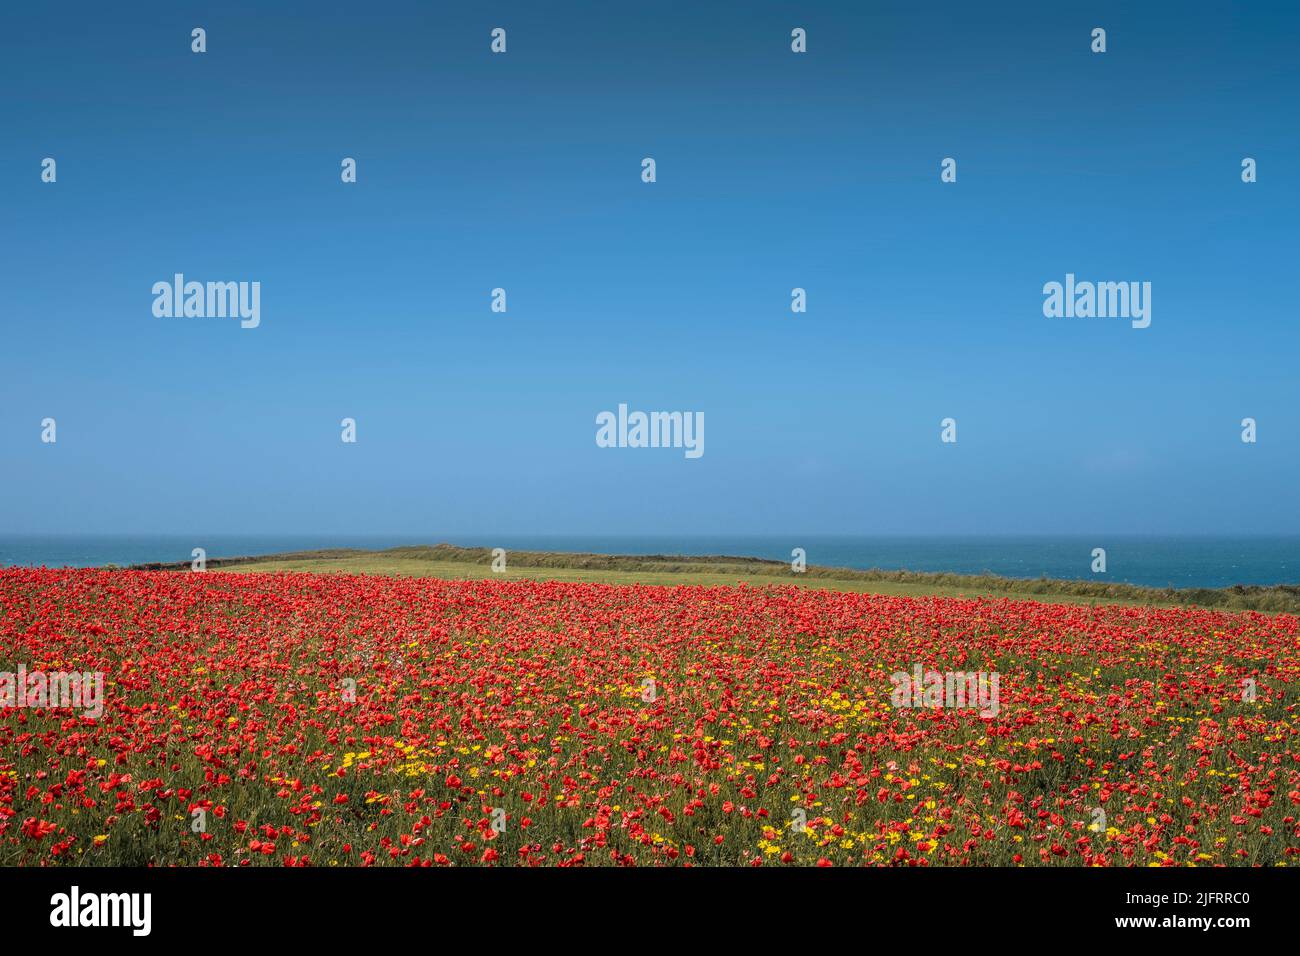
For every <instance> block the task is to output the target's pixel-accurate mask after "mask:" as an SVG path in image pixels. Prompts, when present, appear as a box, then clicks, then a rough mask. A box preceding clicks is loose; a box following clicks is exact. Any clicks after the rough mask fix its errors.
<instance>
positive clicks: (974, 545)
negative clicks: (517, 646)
mask: <svg viewBox="0 0 1300 956" xmlns="http://www.w3.org/2000/svg"><path fill="white" fill-rule="evenodd" d="M442 542H447V543H450V544H456V545H461V546H465V547H483V548H498V547H500V548H505V549H507V551H509V550H521V551H584V552H594V553H597V554H634V555H639V554H658V555H673V554H681V555H732V556H740V557H756V558H771V559H774V560H777V561H789V560H791V553H792V551H793V550H794V549H795V548H802V549H803V550H804V551H805V553H806V555H807V559H806V560H807V562H808V564H815V565H827V566H832V567H846V568H860V569H868V568H881V569H887V570H907V571H943V572H951V573H956V574H996V575H1001V576H1004V577H1013V578H1038V577H1048V578H1065V579H1078V580H1092V581H1115V582H1124V583H1128V584H1139V585H1146V586H1149V587H1176V588H1192V587H1205V588H1219V587H1228V586H1230V585H1234V584H1257V585H1273V584H1300V535H1286V536H1284V535H1278V536H1266V537H1265V536H1259V537H1244V536H1243V537H1231V536H1140V535H1094V536H1057V535H1035V536H1028V535H1024V536H998V535H990V536H976V535H963V536H926V537H921V536H911V537H908V536H875V535H820V536H819V535H798V534H792V535H782V536H777V535H684V536H668V535H639V536H638V535H617V536H615V535H535V534H523V535H511V534H505V535H490V536H483V535H439V534H424V535H328V534H316V535H311V534H304V535H293V534H289V535H239V534H211V535H0V566H3V565H19V566H27V567H39V566H45V567H100V566H103V565H106V564H113V565H118V566H125V565H131V564H144V563H147V562H153V561H164V562H171V561H189V560H190V557H191V554H192V552H193V550H194V548H196V547H202V548H203V549H204V550H205V551H206V553H207V556H208V557H209V558H217V557H235V556H239V555H259V554H275V553H278V552H284V551H310V550H315V549H318V548H363V549H382V548H391V547H396V546H399V545H420V544H438V543H442ZM1097 548H1102V549H1104V550H1105V560H1106V570H1105V572H1104V573H1096V572H1094V571H1093V566H1094V564H1095V558H1094V551H1095V549H1097Z"/></svg>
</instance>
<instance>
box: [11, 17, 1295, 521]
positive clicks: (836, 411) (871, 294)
mask: <svg viewBox="0 0 1300 956" xmlns="http://www.w3.org/2000/svg"><path fill="white" fill-rule="evenodd" d="M996 6H997V8H998V9H996V10H990V9H985V8H983V7H982V6H981V5H976V4H965V3H962V4H958V3H950V4H943V5H930V4H924V5H922V4H916V3H908V2H889V3H881V2H873V3H870V4H864V3H856V2H855V3H848V2H845V3H816V4H792V3H774V2H745V3H739V2H725V3H723V2H718V3H709V4H699V3H653V4H633V3H598V2H589V3H564V2H560V3H554V4H551V3H547V4H539V3H486V4H485V3H469V2H463V3H430V2H420V3H384V2H370V3H357V4H354V3H332V2H318V3H311V4H306V3H304V4H267V3H251V2H221V3H216V2H213V3H177V2H154V3H151V2H145V3H130V4H104V3H98V2H96V3H81V4H78V3H71V4H57V5H53V6H51V5H40V4H8V5H6V6H5V9H4V12H3V14H0V120H2V122H0V236H2V237H3V248H4V251H3V256H2V257H0V263H2V265H0V274H2V275H3V279H4V288H5V308H4V314H3V318H0V321H2V322H3V336H2V338H0V345H2V347H0V490H2V491H3V494H0V531H7V532H24V533H26V532H34V533H43V532H151V533H152V532H178V533H179V532H190V531H229V532H250V533H251V532H268V533H289V532H297V533H306V532H312V533H315V532H323V533H338V534H344V533H403V534H412V533H413V534H419V533H424V532H428V533H430V534H436V535H444V534H445V535H462V536H463V535H481V534H488V533H494V532H510V533H562V532H566V533H574V534H587V533H606V534H618V533H645V532H664V533H674V534H685V533H690V532H705V533H740V532H754V533H786V532H802V533H806V534H812V533H828V532H845V533H877V532H879V533H890V532H892V533H911V532H916V533H996V532H1008V533H1012V532H1036V531H1041V532H1092V531H1106V532H1122V531H1133V532H1148V531H1149V532H1165V533H1168V532H1188V533H1193V532H1206V533H1210V532H1268V531H1287V532H1296V531H1300V497H1298V496H1297V495H1296V487H1297V478H1300V420H1298V419H1297V415H1298V414H1300V384H1298V382H1297V355H1298V354H1300V316H1297V314H1296V290H1295V282H1296V278H1297V275H1298V274H1300V270H1297V251H1298V246H1300V243H1297V222H1296V212H1297V207H1298V205H1300V203H1298V202H1297V198H1298V197H1297V190H1298V189H1300V180H1298V179H1297V176H1296V174H1295V170H1294V168H1293V165H1294V162H1295V158H1296V156H1297V155H1300V149H1298V147H1300V143H1298V140H1300V132H1298V130H1300V127H1298V126H1297V123H1296V118H1297V116H1300V56H1297V53H1296V51H1297V49H1298V48H1300V10H1298V8H1297V7H1296V6H1295V5H1294V4H1283V3H1268V4H1264V3H1251V4H1235V5H1228V4H1222V3H1178V4H1174V3H1167V4H1156V5H1151V4H1133V3H1042V2H1032V3H1029V2H1026V3H1011V4H998V5H996ZM290 8H297V9H296V10H290ZM195 26H202V27H204V28H206V30H207V33H208V52H207V53H206V54H203V55H195V54H192V53H191V52H190V30H191V29H192V28H193V27H195ZM496 26H500V27H504V28H505V29H506V30H507V31H508V53H506V54H505V55H504V56H493V55H492V54H491V53H490V52H489V49H488V44H489V31H490V30H491V28H493V27H496ZM795 26H802V27H804V28H806V29H807V31H808V46H809V52H808V53H807V54H806V55H795V54H793V53H791V52H790V47H789V43H790V40H789V36H790V30H791V29H792V28H793V27H795ZM1095 26H1101V27H1104V28H1106V30H1107V31H1108V52H1107V53H1105V54H1104V55H1095V54H1093V53H1091V51H1090V49H1089V44H1090V39H1089V34H1090V31H1091V29H1092V28H1093V27H1095ZM46 156H51V157H54V158H55V159H56V160H57V162H58V181H57V183H55V184H52V185H51V184H46V183H42V182H41V181H40V163H41V160H42V159H43V158H44V157H46ZM345 156H351V157H355V158H356V159H357V161H358V168H359V182H358V183H356V184H355V185H344V184H342V183H341V182H340V180H339V164H340V161H341V159H342V158H343V157H345ZM645 156H653V157H654V158H655V159H656V161H657V164H658V182H656V183H654V184H653V185H647V184H644V183H642V182H641V179H640V162H641V159H642V157H645ZM947 156H951V157H954V158H956V159H957V161H958V182H957V183H956V184H943V183H941V182H940V180H939V164H940V161H941V160H942V159H943V158H944V157H947ZM1246 156H1251V157H1254V158H1255V159H1256V160H1257V161H1258V164H1259V167H1258V168H1259V181H1258V182H1257V183H1255V184H1252V185H1246V184H1243V183H1242V182H1241V178H1240V164H1241V160H1242V158H1243V157H1246ZM175 272H183V273H185V274H186V276H187V277H188V278H192V279H200V280H208V279H211V280H235V279H243V280H257V281H260V282H261V284H262V319H261V326H260V328H258V329H255V330H242V329H240V328H239V327H238V323H237V322H234V321H231V320H221V319H193V318H191V319H184V318H172V319H160V318H155V317H154V315H153V314H152V311H151V307H152V302H153V297H152V295H151V293H150V289H151V286H152V285H153V283H154V282H157V281H160V280H168V279H170V278H171V276H172V275H173V273H175ZM1067 272H1073V273H1075V274H1076V275H1078V276H1079V277H1080V278H1081V279H1089V278H1090V279H1096V280H1116V281H1119V280H1138V281H1149V282H1151V283H1152V287H1153V293H1152V298H1153V302H1152V305H1153V312H1152V324H1151V327H1150V328H1148V329H1145V330H1134V329H1132V328H1130V327H1129V324H1128V322H1126V321H1123V320H1118V319H1048V318H1045V317H1044V316H1043V313H1042V302H1043V295H1042V286H1043V284H1044V283H1045V282H1048V281H1053V280H1056V281H1061V280H1063V278H1064V276H1065V274H1066V273H1067ZM497 286H501V287H504V288H506V289H507V291H508V296H509V312H508V313H507V314H505V315H498V314H493V313H492V312H491V311H490V310H489V293H490V290H491V289H492V288H494V287H497ZM795 286H801V287H804V288H806V289H807V290H808V302H809V310H808V312H807V314H804V315H792V314H791V312H790V308H789V304H790V290H791V288H793V287H795ZM619 402H627V403H628V404H629V405H630V406H631V407H632V408H634V409H638V408H639V409H644V410H656V409H665V410H698V411H702V412H704V413H705V418H706V453H705V455H704V456H703V457H702V458H700V459H698V460H687V459H686V458H685V457H684V456H683V455H682V453H681V452H680V451H672V450H649V449H646V450H628V449H617V450H615V449H601V448H597V447H596V444H595V432H596V426H595V416H596V414H597V413H598V412H600V411H602V410H606V409H614V408H616V407H617V405H618V403H619ZM47 416H51V417H54V418H56V419H57V421H58V443H57V444H56V445H54V446H50V445H45V444H42V443H41V442H40V422H41V419H43V418H45V417H47ZM347 416H350V417H354V418H355V419H356V420H357V422H358V436H359V439H358V442H357V443H356V444H355V445H347V444H344V443H342V442H341V441H340V438H339V432H340V429H339V421H340V419H342V418H344V417H347ZM946 416H951V417H953V418H955V419H956V420H957V422H958V439H959V440H958V442H957V444H956V445H944V444H942V443H941V442H940V441H939V422H940V420H941V419H942V418H944V417H946ZM1246 416H1251V417H1254V418H1256V419H1257V420H1258V423H1259V441H1258V443H1257V444H1255V445H1247V444H1243V443H1242V442H1241V440H1240V430H1241V429H1240V425H1239V423H1240V421H1241V419H1242V418H1243V417H1246Z"/></svg>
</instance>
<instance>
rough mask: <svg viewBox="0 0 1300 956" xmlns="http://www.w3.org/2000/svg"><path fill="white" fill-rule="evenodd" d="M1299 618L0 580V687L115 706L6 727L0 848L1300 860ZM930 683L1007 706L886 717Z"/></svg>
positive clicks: (130, 852)
mask: <svg viewBox="0 0 1300 956" xmlns="http://www.w3.org/2000/svg"><path fill="white" fill-rule="evenodd" d="M1297 624H1298V622H1297V619H1296V618H1294V617H1290V616H1265V615H1260V614H1254V613H1240V614H1227V613H1219V612H1208V611H1197V610H1152V609H1147V608H1125V607H1104V608H1090V607H1079V606H1057V605H1048V604H1037V603H1033V602H1027V601H1026V602H1020V601H1008V600H997V601H986V600H955V599H945V598H896V597H876V596H868V595H856V594H844V593H836V592H830V591H817V590H805V589H800V588H794V587H789V588H766V589H755V588H748V587H735V588H705V587H673V588H667V587H649V586H612V585H594V584H563V583H540V582H506V581H439V580H430V579H399V578H382V577H365V576H334V575H307V574H275V575H268V574H234V573H220V572H210V573H206V574H185V573H171V572H147V573H146V572H125V571H95V570H43V569H42V570H33V569H22V568H11V569H6V570H0V649H2V653H0V670H7V671H14V670H16V668H17V667H18V666H19V665H23V666H25V667H26V669H27V670H28V671H29V672H31V671H37V670H44V671H49V672H54V671H58V670H65V671H66V670H77V671H100V672H102V673H103V674H104V679H105V691H104V694H105V700H104V708H103V713H102V715H101V716H100V717H99V718H98V719H93V718H91V717H88V716H85V715H83V714H81V713H79V712H76V711H72V710H67V709H40V708H33V707H23V706H12V707H6V708H5V709H4V710H2V711H0V864H5V865H57V864H79V865H138V864H146V863H154V864H160V865H168V864H182V865H212V866H246V865H275V866H296V865H311V866H367V865H403V866H405V865H421V866H424V865H432V866H447V865H466V864H471V865H482V864H493V865H498V866H500V865H526V866H533V865H560V866H573V865H634V864H635V865H661V864H675V865H692V864H693V865H717V864H725V865H744V866H757V865H764V866H790V865H795V866H797V865H805V866H811V865H822V866H826V865H835V866H842V865H863V864H868V865H871V864H874V865H895V866H900V865H901V866H945V865H1016V864H1023V865H1026V866H1041V865H1075V866H1078V865H1108V866H1115V865H1132V866H1157V865H1163V866H1173V865H1186V864H1195V865H1207V866H1208V865H1216V864H1258V865H1265V866H1275V865H1287V864H1293V863H1295V862H1300V856H1298V855H1300V826H1298V825H1297V819H1296V816H1297V813H1300V751H1298V750H1297V707H1296V684H1297V678H1298V677H1300V648H1298V645H1297V641H1298V639H1300V629H1298V626H1297ZM917 664H920V665H922V666H923V667H925V668H927V669H928V668H935V669H938V670H941V671H942V670H949V669H953V670H967V671H974V670H982V671H986V672H996V673H997V674H999V675H1000V678H1001V683H1000V696H1001V703H1000V710H999V713H998V714H997V716H996V717H992V718H984V717H981V716H980V715H979V714H978V713H976V712H974V711H973V710H969V709H966V710H961V709H952V708H937V709H931V708H912V709H908V708H896V707H895V706H893V704H892V703H891V697H890V692H891V689H892V688H891V684H890V680H889V675H890V674H891V673H893V672H896V671H910V670H911V669H912V668H913V666H914V665H917ZM1247 679H1249V680H1250V681H1252V682H1253V686H1254V688H1255V692H1254V694H1249V693H1244V692H1243V682H1244V681H1247ZM1251 697H1253V699H1250V698H1251Z"/></svg>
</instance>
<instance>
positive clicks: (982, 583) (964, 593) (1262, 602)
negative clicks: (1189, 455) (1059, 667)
mask: <svg viewBox="0 0 1300 956" xmlns="http://www.w3.org/2000/svg"><path fill="white" fill-rule="evenodd" d="M491 562H492V557H491V552H490V549H488V548H462V547H456V546H454V545H449V544H440V545H436V546H432V547H401V548H391V549H389V550H387V551H360V550H354V549H332V550H326V551H307V552H298V553H293V554H277V555H267V556H264V557H241V558H209V559H208V565H207V566H208V568H209V569H211V570H217V569H220V570H229V571H241V572H255V571H256V572H267V571H308V572H312V573H317V574H321V573H325V574H328V573H347V574H380V575H390V576H399V577H429V578H446V579H476V578H494V579H498V580H500V579H505V580H521V579H529V580H544V581H579V582H594V583H601V584H662V585H680V584H692V585H735V584H737V583H744V584H747V585H750V586H753V587H761V586H764V585H771V584H781V585H792V584H793V585H797V586H799V587H812V588H824V589H829V590H835V591H853V592H858V593H868V594H888V595H902V596H938V597H1006V598H1018V599H1024V600H1034V601H1043V602H1049V603H1055V604H1090V605H1096V604H1127V605H1144V606H1158V607H1180V606H1189V605H1191V606H1200V607H1211V608H1219V609H1223V610H1255V611H1264V612H1270V613H1276V612H1286V613H1297V612H1300V587H1298V586H1294V585H1284V586H1279V587H1255V586H1237V587H1232V588H1219V589H1214V588H1195V589H1174V588H1143V587H1136V586H1133V585H1127V584H1108V583H1104V582H1098V581H1061V580H1052V579H1048V578H1039V579H1033V580H1024V579H1017V578H1001V577H996V576H994V575H957V574H925V573H919V572H913V571H881V570H871V571H858V570H853V569H849V568H826V567H816V566H812V565H810V566H809V567H808V569H807V571H806V572H804V573H802V574H795V573H794V572H793V571H791V570H790V566H789V565H788V564H785V563H782V562H779V561H766V560H762V559H759V558H738V557H684V556H670V555H642V556H626V555H600V554H566V553H560V552H550V551H510V552H508V554H507V570H506V571H505V572H504V573H496V572H493V571H492V569H491ZM139 567H141V568H149V569H187V568H188V567H189V565H188V564H187V563H179V564H175V565H159V564H153V565H140V566H139Z"/></svg>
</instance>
